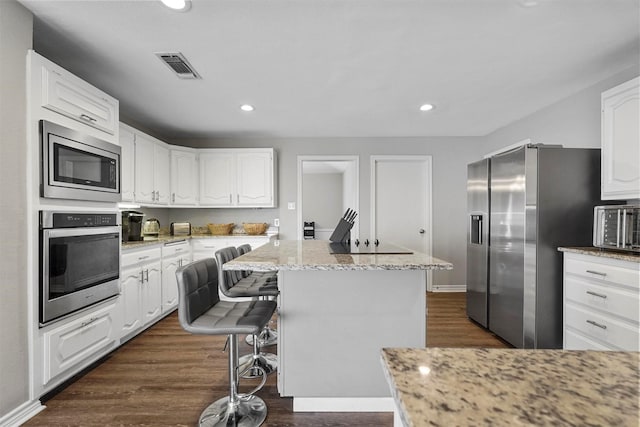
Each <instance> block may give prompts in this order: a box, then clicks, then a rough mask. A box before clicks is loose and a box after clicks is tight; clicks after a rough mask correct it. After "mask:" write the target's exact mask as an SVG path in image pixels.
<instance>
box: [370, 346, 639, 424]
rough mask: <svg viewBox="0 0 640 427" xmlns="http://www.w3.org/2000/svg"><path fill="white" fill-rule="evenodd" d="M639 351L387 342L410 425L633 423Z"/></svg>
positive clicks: (386, 355)
mask: <svg viewBox="0 0 640 427" xmlns="http://www.w3.org/2000/svg"><path fill="white" fill-rule="evenodd" d="M639 363H640V353H638V352H604V351H569V350H516V349H480V348H478V349H462V348H460V349H453V348H428V349H424V348H385V349H383V350H382V364H383V366H384V369H385V374H386V375H387V379H388V381H389V386H390V388H391V390H392V393H393V396H394V399H395V402H396V405H397V409H398V411H397V413H396V414H397V415H399V417H396V420H395V425H396V426H398V425H404V426H416V427H417V426H427V425H429V426H453V425H455V426H476V425H491V426H531V425H535V426H544V425H562V426H568V425H574V426H585V425H590V426H621V427H622V426H629V427H637V426H638V423H639V421H640V419H639V412H638V411H639V408H638V398H639V393H638V384H639V381H640V375H639V371H638V366H639Z"/></svg>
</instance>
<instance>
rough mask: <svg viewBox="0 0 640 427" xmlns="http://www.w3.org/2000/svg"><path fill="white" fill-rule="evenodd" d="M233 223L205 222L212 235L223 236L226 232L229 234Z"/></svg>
mask: <svg viewBox="0 0 640 427" xmlns="http://www.w3.org/2000/svg"><path fill="white" fill-rule="evenodd" d="M234 225H235V224H234V223H231V224H207V227H208V228H209V232H210V233H211V234H213V235H214V236H224V235H227V234H231V230H233V226H234Z"/></svg>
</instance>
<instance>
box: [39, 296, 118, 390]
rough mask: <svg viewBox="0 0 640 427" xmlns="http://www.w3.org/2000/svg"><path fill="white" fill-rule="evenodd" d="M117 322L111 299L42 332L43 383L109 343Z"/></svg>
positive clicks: (88, 359)
mask: <svg viewBox="0 0 640 427" xmlns="http://www.w3.org/2000/svg"><path fill="white" fill-rule="evenodd" d="M117 323H118V322H117V313H116V303H115V302H114V303H112V304H109V305H107V306H105V307H103V308H100V309H98V310H96V311H94V312H92V313H89V314H87V315H86V316H82V317H80V318H78V319H76V320H73V321H71V322H68V323H65V324H63V325H62V326H60V327H57V328H54V329H51V330H49V331H47V332H45V333H44V334H43V342H44V354H45V357H44V376H43V384H47V383H48V382H49V381H50V380H52V379H53V378H55V377H56V376H57V375H59V374H61V373H63V372H65V371H69V370H71V369H72V368H74V367H78V368H81V366H80V365H82V364H86V363H88V362H89V361H90V359H94V358H96V357H97V356H99V355H100V354H103V353H104V352H106V351H107V350H108V349H109V348H111V347H113V346H114V345H115V343H116V339H117V337H116V335H117V330H116V328H117Z"/></svg>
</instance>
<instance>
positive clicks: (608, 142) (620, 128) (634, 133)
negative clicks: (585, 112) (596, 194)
mask: <svg viewBox="0 0 640 427" xmlns="http://www.w3.org/2000/svg"><path fill="white" fill-rule="evenodd" d="M602 199H603V200H612V199H622V200H630V199H640V77H636V78H635V79H633V80H630V81H628V82H626V83H623V84H621V85H619V86H616V87H614V88H612V89H609V90H607V91H606V92H603V93H602Z"/></svg>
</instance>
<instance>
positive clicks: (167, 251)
mask: <svg viewBox="0 0 640 427" xmlns="http://www.w3.org/2000/svg"><path fill="white" fill-rule="evenodd" d="M190 251H191V246H189V242H188V241H187V240H183V241H181V242H172V243H165V244H164V246H162V257H163V258H166V257H171V256H175V255H186V254H188V253H189V252H190Z"/></svg>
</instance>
